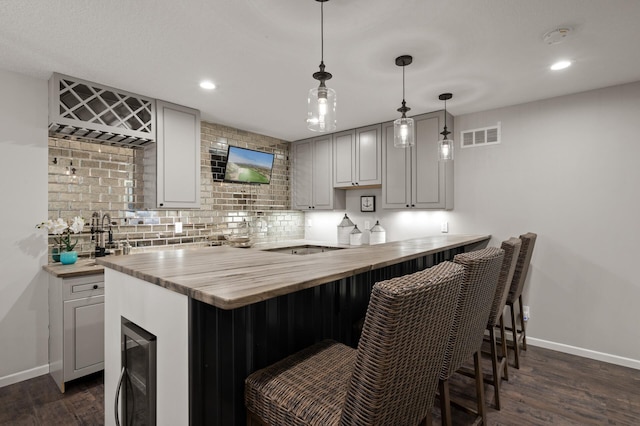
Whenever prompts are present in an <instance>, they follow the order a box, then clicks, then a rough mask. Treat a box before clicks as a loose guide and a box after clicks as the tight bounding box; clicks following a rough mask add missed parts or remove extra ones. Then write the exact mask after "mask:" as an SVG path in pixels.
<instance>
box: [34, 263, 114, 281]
mask: <svg viewBox="0 0 640 426" xmlns="http://www.w3.org/2000/svg"><path fill="white" fill-rule="evenodd" d="M42 268H43V269H44V270H45V271H47V272H48V273H50V274H51V275H53V276H55V277H61V278H70V277H79V276H82V275H96V274H104V266H101V265H96V262H95V261H94V260H93V259H80V260H78V261H77V262H76V263H74V264H73V265H63V264H62V263H51V264H49V265H44V266H43V267H42Z"/></svg>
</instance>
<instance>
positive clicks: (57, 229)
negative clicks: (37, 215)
mask: <svg viewBox="0 0 640 426" xmlns="http://www.w3.org/2000/svg"><path fill="white" fill-rule="evenodd" d="M68 227H69V225H67V222H65V221H64V220H63V219H62V218H60V217H59V218H58V220H56V221H55V222H52V224H51V226H50V227H48V229H49V231H50V232H51V233H52V234H54V235H60V234H62V233H64V231H66V230H67V228H68Z"/></svg>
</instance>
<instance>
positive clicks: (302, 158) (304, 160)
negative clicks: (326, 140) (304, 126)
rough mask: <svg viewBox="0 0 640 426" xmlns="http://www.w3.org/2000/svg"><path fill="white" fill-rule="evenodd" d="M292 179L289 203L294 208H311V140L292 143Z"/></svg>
mask: <svg viewBox="0 0 640 426" xmlns="http://www.w3.org/2000/svg"><path fill="white" fill-rule="evenodd" d="M292 148H293V168H292V174H293V181H292V182H291V185H292V191H291V192H292V197H291V198H292V200H291V205H292V207H293V208H294V209H298V210H308V209H310V208H311V204H312V200H311V179H312V177H313V176H312V169H311V168H312V165H313V162H312V160H313V141H312V140H305V141H300V142H296V143H294V144H293V147H292Z"/></svg>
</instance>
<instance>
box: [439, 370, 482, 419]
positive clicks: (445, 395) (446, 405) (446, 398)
mask: <svg viewBox="0 0 640 426" xmlns="http://www.w3.org/2000/svg"><path fill="white" fill-rule="evenodd" d="M477 380H478V379H476V381H477ZM438 390H439V392H440V417H441V422H442V425H443V426H451V396H450V395H449V380H439V381H438Z"/></svg>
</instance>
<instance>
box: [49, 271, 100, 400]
mask: <svg viewBox="0 0 640 426" xmlns="http://www.w3.org/2000/svg"><path fill="white" fill-rule="evenodd" d="M102 369H104V276H103V275H102V274H95V275H85V276H79V277H71V278H61V277H55V276H50V277H49V374H51V377H53V379H54V381H55V382H56V384H57V385H58V387H59V388H60V391H61V392H64V391H65V383H66V382H68V381H70V380H73V379H77V378H79V377H82V376H85V375H87V374H90V373H95V372H96V371H100V370H102Z"/></svg>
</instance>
